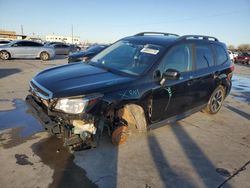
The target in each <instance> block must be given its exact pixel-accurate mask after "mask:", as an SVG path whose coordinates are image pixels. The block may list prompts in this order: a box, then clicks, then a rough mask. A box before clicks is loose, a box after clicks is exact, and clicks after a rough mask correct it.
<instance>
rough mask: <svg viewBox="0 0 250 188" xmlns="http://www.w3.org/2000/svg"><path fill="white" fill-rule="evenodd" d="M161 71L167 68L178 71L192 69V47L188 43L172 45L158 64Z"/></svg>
mask: <svg viewBox="0 0 250 188" xmlns="http://www.w3.org/2000/svg"><path fill="white" fill-rule="evenodd" d="M159 69H160V70H161V73H163V72H164V71H166V70H167V69H175V70H177V71H179V72H188V71H191V70H192V48H191V45H189V44H182V45H179V46H175V47H173V48H172V49H171V50H170V51H169V52H168V53H167V55H166V56H165V57H164V58H163V60H162V63H161V64H160V68H159Z"/></svg>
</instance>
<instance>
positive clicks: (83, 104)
mask: <svg viewBox="0 0 250 188" xmlns="http://www.w3.org/2000/svg"><path fill="white" fill-rule="evenodd" d="M101 96H102V95H100V94H95V95H91V96H83V97H78V98H62V99H59V100H58V101H57V103H56V105H55V109H57V110H61V111H63V112H65V113H69V114H80V113H82V112H84V111H85V109H87V108H90V107H92V106H94V105H95V104H96V102H97V99H98V98H100V97H101Z"/></svg>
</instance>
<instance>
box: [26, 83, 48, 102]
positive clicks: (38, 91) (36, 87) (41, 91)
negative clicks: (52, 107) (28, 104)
mask: <svg viewBox="0 0 250 188" xmlns="http://www.w3.org/2000/svg"><path fill="white" fill-rule="evenodd" d="M30 89H31V92H32V93H34V94H35V95H37V96H38V97H41V98H43V99H50V98H51V97H52V93H51V92H50V91H49V90H47V89H45V88H43V87H42V86H41V85H40V84H38V83H36V82H35V81H34V80H32V81H31V82H30Z"/></svg>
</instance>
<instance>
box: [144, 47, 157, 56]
mask: <svg viewBox="0 0 250 188" xmlns="http://www.w3.org/2000/svg"><path fill="white" fill-rule="evenodd" d="M141 52H142V53H147V54H153V55H156V54H158V52H159V50H155V49H151V48H147V47H144V48H142V49H141Z"/></svg>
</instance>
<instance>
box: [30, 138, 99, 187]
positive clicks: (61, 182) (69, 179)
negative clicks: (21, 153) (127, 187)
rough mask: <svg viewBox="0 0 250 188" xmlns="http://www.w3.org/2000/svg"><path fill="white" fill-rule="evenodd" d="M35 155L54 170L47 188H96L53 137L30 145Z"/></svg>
mask: <svg viewBox="0 0 250 188" xmlns="http://www.w3.org/2000/svg"><path fill="white" fill-rule="evenodd" d="M32 150H33V152H34V154H35V155H37V156H39V157H40V158H41V162H42V163H43V164H45V165H48V166H49V167H50V168H51V169H53V170H54V173H53V177H52V178H53V182H52V183H51V184H50V185H49V186H48V187H49V188H53V187H60V188H64V187H65V188H69V187H72V188H73V187H74V188H75V187H76V188H78V187H79V188H80V187H84V188H90V187H91V188H92V187H93V188H94V187H97V186H96V185H95V184H94V183H92V182H91V181H90V180H89V179H88V178H87V177H86V172H85V171H84V169H82V168H80V167H79V166H77V165H76V164H75V163H74V162H73V161H74V155H73V154H71V153H70V152H69V151H68V148H67V147H64V146H63V143H62V140H61V139H59V138H56V137H55V136H52V137H49V138H46V139H44V140H41V141H40V142H38V143H35V144H33V145H32Z"/></svg>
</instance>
